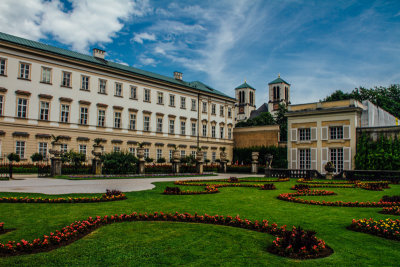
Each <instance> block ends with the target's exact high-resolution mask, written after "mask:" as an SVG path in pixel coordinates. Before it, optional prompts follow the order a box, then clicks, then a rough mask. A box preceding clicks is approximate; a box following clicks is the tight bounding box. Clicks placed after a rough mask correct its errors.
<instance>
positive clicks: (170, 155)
mask: <svg viewBox="0 0 400 267" xmlns="http://www.w3.org/2000/svg"><path fill="white" fill-rule="evenodd" d="M172 153H173V152H172V150H170V151H169V162H172Z"/></svg>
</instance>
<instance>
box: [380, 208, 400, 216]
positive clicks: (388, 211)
mask: <svg viewBox="0 0 400 267" xmlns="http://www.w3.org/2000/svg"><path fill="white" fill-rule="evenodd" d="M381 213H384V214H392V215H400V206H394V207H384V208H383V209H382V211H381Z"/></svg>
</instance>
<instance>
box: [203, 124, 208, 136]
mask: <svg viewBox="0 0 400 267" xmlns="http://www.w3.org/2000/svg"><path fill="white" fill-rule="evenodd" d="M203 137H207V124H203Z"/></svg>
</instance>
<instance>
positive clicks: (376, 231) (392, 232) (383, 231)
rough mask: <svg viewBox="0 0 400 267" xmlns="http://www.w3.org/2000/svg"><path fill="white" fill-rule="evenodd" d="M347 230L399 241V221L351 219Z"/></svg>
mask: <svg viewBox="0 0 400 267" xmlns="http://www.w3.org/2000/svg"><path fill="white" fill-rule="evenodd" d="M348 228H349V229H350V230H353V231H357V232H363V233H367V234H372V235H377V236H380V237H384V238H388V239H394V240H399V241H400V220H392V219H385V220H379V221H375V220H374V219H373V218H369V219H360V220H355V219H353V221H352V222H351V225H350V226H349V227H348Z"/></svg>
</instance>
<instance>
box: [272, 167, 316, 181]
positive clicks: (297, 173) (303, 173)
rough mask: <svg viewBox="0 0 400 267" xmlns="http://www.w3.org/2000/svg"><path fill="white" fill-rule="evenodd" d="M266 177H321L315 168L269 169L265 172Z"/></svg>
mask: <svg viewBox="0 0 400 267" xmlns="http://www.w3.org/2000/svg"><path fill="white" fill-rule="evenodd" d="M265 176H267V177H276V178H306V179H310V178H323V175H322V174H320V173H319V172H318V171H317V170H301V169H270V170H267V171H266V173H265Z"/></svg>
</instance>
